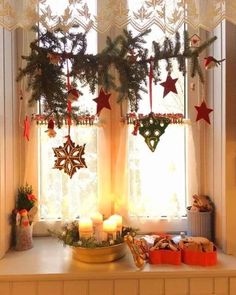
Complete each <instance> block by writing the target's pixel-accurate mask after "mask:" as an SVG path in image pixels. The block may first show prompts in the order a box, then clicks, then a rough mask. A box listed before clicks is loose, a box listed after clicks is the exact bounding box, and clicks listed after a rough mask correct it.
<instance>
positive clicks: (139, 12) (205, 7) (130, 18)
mask: <svg viewBox="0 0 236 295" xmlns="http://www.w3.org/2000/svg"><path fill="white" fill-rule="evenodd" d="M58 2H62V1H58ZM63 2H64V3H65V10H64V11H63V12H62V13H61V14H59V16H58V14H57V13H55V5H54V4H52V3H53V2H51V4H50V1H45V0H0V25H1V26H3V27H5V28H7V29H9V30H13V29H15V28H17V27H25V28H29V27H31V26H32V25H34V24H35V22H38V21H39V20H40V21H41V22H42V23H44V24H46V23H47V24H48V26H49V27H50V28H52V29H53V28H56V27H58V26H60V27H61V28H62V29H64V30H68V29H69V28H70V27H71V26H72V25H75V24H77V25H79V26H81V27H82V28H88V27H92V28H94V29H95V30H97V31H98V32H103V33H104V32H107V31H108V30H109V29H110V28H111V27H112V26H116V27H117V28H122V27H126V26H127V24H129V25H131V26H133V28H135V29H136V30H138V31H144V30H146V29H147V28H148V27H150V26H151V25H153V24H155V25H156V26H158V27H159V28H161V29H162V30H163V31H167V32H174V31H176V30H178V29H179V28H180V27H181V25H182V24H183V23H184V22H185V23H188V24H189V25H190V26H192V27H194V28H195V29H196V28H199V27H201V28H204V29H206V30H211V29H212V28H214V27H215V26H216V25H217V24H219V22H221V21H222V20H223V19H227V20H229V21H231V22H233V23H236V2H235V0H208V1H206V0H133V1H132V2H133V5H132V6H131V7H130V8H129V9H128V8H127V6H126V0H104V1H103V2H104V3H103V5H102V8H101V9H99V10H98V12H97V13H96V14H95V13H94V11H93V6H94V1H91V0H64V1H63ZM39 5H40V10H41V14H40V16H39V14H38V9H39Z"/></svg>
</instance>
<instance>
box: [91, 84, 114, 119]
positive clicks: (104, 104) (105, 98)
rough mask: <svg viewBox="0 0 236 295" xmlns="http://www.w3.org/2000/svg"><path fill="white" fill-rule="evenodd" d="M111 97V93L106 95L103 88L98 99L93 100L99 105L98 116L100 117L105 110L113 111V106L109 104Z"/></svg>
mask: <svg viewBox="0 0 236 295" xmlns="http://www.w3.org/2000/svg"><path fill="white" fill-rule="evenodd" d="M110 96H111V93H106V92H105V91H104V90H103V88H101V89H100V92H99V95H98V97H97V98H94V99H93V100H94V101H95V102H96V103H97V114H98V116H99V115H100V112H101V110H102V109H103V108H106V109H109V110H111V106H110V103H109V98H110Z"/></svg>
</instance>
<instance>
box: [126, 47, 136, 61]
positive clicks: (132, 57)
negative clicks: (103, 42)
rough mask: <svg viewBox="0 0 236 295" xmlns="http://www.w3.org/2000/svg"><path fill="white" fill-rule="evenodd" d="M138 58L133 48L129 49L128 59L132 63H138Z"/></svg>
mask: <svg viewBox="0 0 236 295" xmlns="http://www.w3.org/2000/svg"><path fill="white" fill-rule="evenodd" d="M137 58H138V54H135V52H134V50H133V49H131V50H129V52H128V54H127V60H128V62H129V63H130V64H131V65H132V64H135V63H136V61H137Z"/></svg>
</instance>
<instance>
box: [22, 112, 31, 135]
mask: <svg viewBox="0 0 236 295" xmlns="http://www.w3.org/2000/svg"><path fill="white" fill-rule="evenodd" d="M29 134H30V120H29V117H28V116H25V120H24V135H23V136H24V137H25V139H27V140H28V141H29Z"/></svg>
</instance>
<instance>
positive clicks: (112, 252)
mask: <svg viewBox="0 0 236 295" xmlns="http://www.w3.org/2000/svg"><path fill="white" fill-rule="evenodd" d="M72 253H73V258H75V259H77V260H79V261H82V262H87V263H105V262H111V261H115V260H118V259H120V258H121V257H123V256H124V255H125V254H126V243H121V244H117V245H113V246H109V247H98V248H83V247H72Z"/></svg>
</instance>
